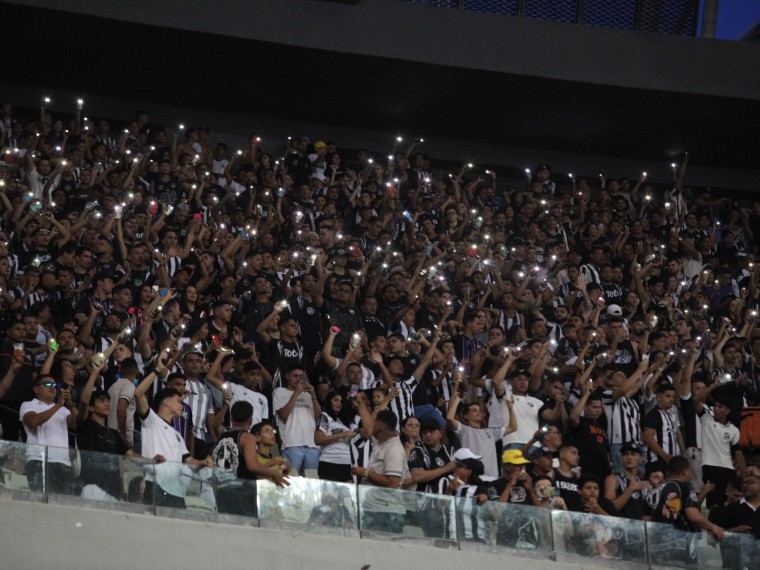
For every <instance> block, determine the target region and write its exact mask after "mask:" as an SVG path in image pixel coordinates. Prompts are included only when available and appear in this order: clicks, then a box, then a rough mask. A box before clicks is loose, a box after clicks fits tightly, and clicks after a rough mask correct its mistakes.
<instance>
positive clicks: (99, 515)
mask: <svg viewBox="0 0 760 570" xmlns="http://www.w3.org/2000/svg"><path fill="white" fill-rule="evenodd" d="M0 513H2V515H1V516H0V537H1V538H0V540H2V566H1V567H2V568H4V569H7V570H38V569H40V570H42V569H50V568H62V569H64V568H65V569H74V568H76V569H77V570H89V569H92V570H103V569H104V568H107V569H108V570H133V569H143V568H151V569H154V568H155V569H161V570H196V569H201V568H214V569H223V568H236V569H240V568H270V569H273V570H274V569H276V570H291V569H292V570H305V569H309V570H315V569H316V570H359V569H360V568H361V567H362V566H364V565H367V564H368V565H371V570H406V569H409V568H414V569H415V570H461V569H462V568H478V569H479V570H490V569H493V570H496V569H503V568H515V567H519V568H520V569H521V570H571V568H578V565H570V564H561V563H556V562H550V561H541V560H530V559H523V558H520V559H517V558H510V557H507V556H499V555H494V554H484V553H476V552H460V551H458V550H447V549H440V548H433V547H425V546H419V545H414V544H409V543H402V542H394V541H390V540H387V541H379V540H370V539H361V540H359V539H356V538H345V537H336V536H328V535H318V534H305V533H302V532H293V531H285V530H274V529H266V528H252V527H244V526H234V525H223V524H210V523H204V522H196V521H190V520H179V519H169V518H161V517H153V516H148V515H140V514H126V513H120V512H114V511H105V510H95V509H88V508H79V507H71V506H63V505H46V504H39V503H31V502H22V501H13V500H10V499H8V498H7V497H0Z"/></svg>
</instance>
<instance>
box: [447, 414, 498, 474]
mask: <svg viewBox="0 0 760 570" xmlns="http://www.w3.org/2000/svg"><path fill="white" fill-rule="evenodd" d="M454 433H456V434H457V435H458V436H459V442H460V443H461V444H462V447H466V448H467V449H469V450H471V451H472V452H473V453H475V455H480V456H481V457H482V458H483V459H481V461H482V462H483V467H484V469H485V475H488V476H489V477H493V478H494V479H498V477H499V464H498V462H497V460H496V440H497V439H498V438H499V437H501V434H502V433H504V429H503V428H490V427H487V428H482V429H480V428H474V427H470V426H468V425H465V424H463V423H462V422H459V427H458V428H457V429H456V431H455V432H454Z"/></svg>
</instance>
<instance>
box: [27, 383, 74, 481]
mask: <svg viewBox="0 0 760 570" xmlns="http://www.w3.org/2000/svg"><path fill="white" fill-rule="evenodd" d="M32 390H33V391H34V396H35V397H34V399H33V400H31V401H28V402H24V403H23V404H21V408H20V410H19V417H20V418H21V422H22V424H23V426H24V431H26V441H27V463H26V476H27V479H28V481H29V488H30V489H31V490H32V491H36V492H44V491H45V490H46V489H45V488H44V485H45V484H44V481H45V480H47V492H48V493H62V494H69V493H70V491H71V488H72V485H73V483H74V475H73V473H72V471H71V461H70V460H69V434H68V430H69V429H72V430H73V429H76V425H77V410H76V408H75V407H74V404H73V401H72V398H71V390H70V389H69V388H68V387H67V386H64V387H62V388H61V390H60V393H59V392H58V383H57V382H56V381H55V378H53V377H52V376H48V375H44V374H43V375H40V376H38V377H37V379H36V380H35V382H34V385H33V387H32ZM43 446H48V450H47V464H48V465H47V471H48V475H47V477H45V476H44V470H45V466H44V458H45V448H44V447H43Z"/></svg>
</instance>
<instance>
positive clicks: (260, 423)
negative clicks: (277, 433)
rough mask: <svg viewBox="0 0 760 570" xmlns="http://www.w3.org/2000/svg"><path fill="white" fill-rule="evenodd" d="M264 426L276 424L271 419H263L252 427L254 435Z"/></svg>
mask: <svg viewBox="0 0 760 570" xmlns="http://www.w3.org/2000/svg"><path fill="white" fill-rule="evenodd" d="M264 426H272V427H274V424H273V423H272V422H271V421H269V420H261V421H260V422H259V423H257V424H256V425H255V426H253V427H252V428H251V433H252V434H253V435H259V434H260V433H261V430H262V428H263V427H264Z"/></svg>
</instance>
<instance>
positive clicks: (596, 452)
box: [571, 417, 610, 480]
mask: <svg viewBox="0 0 760 570" xmlns="http://www.w3.org/2000/svg"><path fill="white" fill-rule="evenodd" d="M571 435H572V442H573V445H574V446H575V447H577V448H578V454H579V455H580V458H581V459H580V466H581V468H582V469H583V473H593V474H594V475H596V476H597V477H599V478H600V479H602V480H604V478H605V477H607V475H609V474H610V440H609V437H608V436H607V427H606V426H605V425H604V423H603V422H600V421H599V420H590V419H588V418H586V417H581V418H579V419H578V425H577V426H575V427H574V428H573V429H572V431H571Z"/></svg>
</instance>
